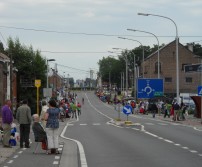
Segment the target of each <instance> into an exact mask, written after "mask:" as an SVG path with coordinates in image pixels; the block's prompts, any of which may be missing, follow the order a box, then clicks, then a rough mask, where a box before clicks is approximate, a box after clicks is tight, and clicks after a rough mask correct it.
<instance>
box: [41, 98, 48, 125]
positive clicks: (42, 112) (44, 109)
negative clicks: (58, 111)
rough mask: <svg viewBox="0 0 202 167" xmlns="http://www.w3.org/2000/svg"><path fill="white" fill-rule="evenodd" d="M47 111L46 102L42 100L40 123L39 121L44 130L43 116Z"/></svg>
mask: <svg viewBox="0 0 202 167" xmlns="http://www.w3.org/2000/svg"><path fill="white" fill-rule="evenodd" d="M47 110H48V105H47V103H46V101H45V100H43V101H42V109H41V114H40V121H41V124H42V126H43V127H44V128H46V121H45V114H46V111H47Z"/></svg>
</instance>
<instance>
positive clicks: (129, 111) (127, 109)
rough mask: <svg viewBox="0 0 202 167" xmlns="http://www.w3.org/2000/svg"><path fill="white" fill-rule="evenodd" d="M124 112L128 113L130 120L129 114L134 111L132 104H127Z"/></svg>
mask: <svg viewBox="0 0 202 167" xmlns="http://www.w3.org/2000/svg"><path fill="white" fill-rule="evenodd" d="M123 113H124V114H125V115H127V121H128V115H130V114H131V113H132V107H131V106H130V105H126V106H124V107H123Z"/></svg>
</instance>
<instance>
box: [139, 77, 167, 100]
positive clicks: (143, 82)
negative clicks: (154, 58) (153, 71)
mask: <svg viewBox="0 0 202 167" xmlns="http://www.w3.org/2000/svg"><path fill="white" fill-rule="evenodd" d="M137 86H138V88H137V89H138V92H137V97H138V98H141V99H147V98H152V97H155V96H162V95H163V93H164V91H163V89H164V87H163V79H149V78H148V79H144V78H141V79H138V83H137Z"/></svg>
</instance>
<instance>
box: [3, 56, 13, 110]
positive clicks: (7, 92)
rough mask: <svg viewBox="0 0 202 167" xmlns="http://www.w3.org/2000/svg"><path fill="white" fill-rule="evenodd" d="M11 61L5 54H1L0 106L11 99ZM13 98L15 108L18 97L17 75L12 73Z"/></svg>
mask: <svg viewBox="0 0 202 167" xmlns="http://www.w3.org/2000/svg"><path fill="white" fill-rule="evenodd" d="M9 63H10V59H9V57H8V56H6V55H5V54H2V53H0V106H1V105H3V104H4V102H5V100H6V99H10V90H8V88H10V86H9V85H8V84H10V74H9V73H10V65H9ZM11 83H12V85H11V87H12V96H13V106H14V107H15V102H16V97H17V87H16V85H17V80H16V74H15V72H14V71H13V73H12V82H11Z"/></svg>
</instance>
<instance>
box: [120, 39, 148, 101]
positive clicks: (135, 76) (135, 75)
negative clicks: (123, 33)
mask: <svg viewBox="0 0 202 167" xmlns="http://www.w3.org/2000/svg"><path fill="white" fill-rule="evenodd" d="M118 38H120V39H126V40H130V41H135V42H138V43H139V44H140V45H141V46H142V77H143V78H144V46H143V45H142V43H141V42H140V41H138V40H135V39H129V38H124V37H118ZM136 78H137V74H136V59H135V54H134V98H136Z"/></svg>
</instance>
